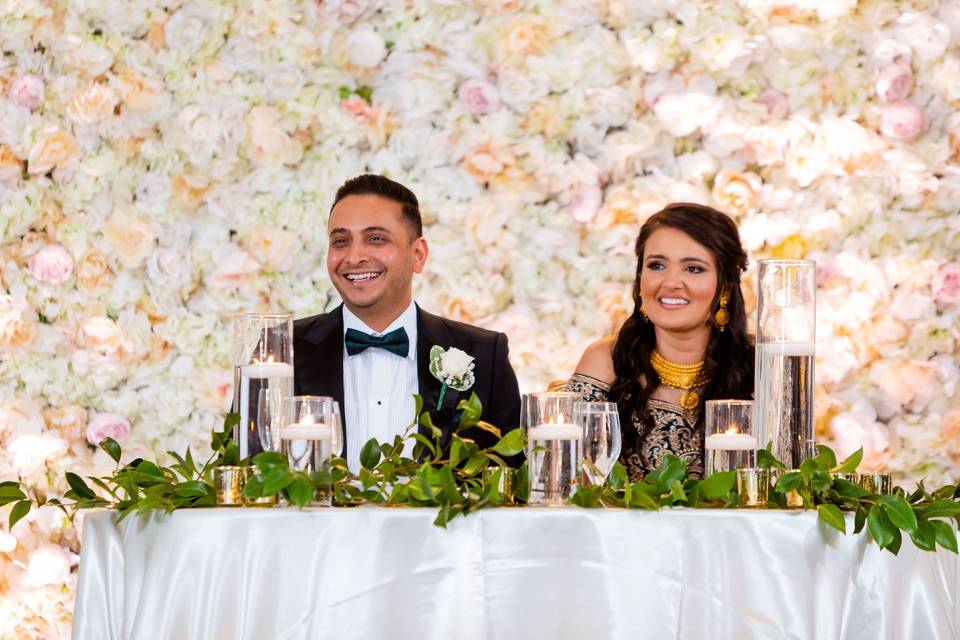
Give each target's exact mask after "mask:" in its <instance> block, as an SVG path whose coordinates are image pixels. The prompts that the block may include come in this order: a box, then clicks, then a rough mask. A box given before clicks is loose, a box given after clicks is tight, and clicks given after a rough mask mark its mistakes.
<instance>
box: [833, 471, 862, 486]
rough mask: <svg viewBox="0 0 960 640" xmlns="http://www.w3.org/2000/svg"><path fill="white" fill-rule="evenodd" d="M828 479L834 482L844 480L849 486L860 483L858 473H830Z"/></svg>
mask: <svg viewBox="0 0 960 640" xmlns="http://www.w3.org/2000/svg"><path fill="white" fill-rule="evenodd" d="M830 477H831V478H833V479H834V480H846V481H847V482H849V483H851V484H859V482H860V474H859V473H831V474H830Z"/></svg>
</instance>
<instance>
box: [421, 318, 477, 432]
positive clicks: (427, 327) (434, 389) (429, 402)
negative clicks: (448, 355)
mask: <svg viewBox="0 0 960 640" xmlns="http://www.w3.org/2000/svg"><path fill="white" fill-rule="evenodd" d="M434 346H440V347H443V349H445V350H446V349H449V348H450V347H457V348H459V349H463V348H464V346H462V345H460V344H459V343H458V342H457V340H456V338H455V337H454V335H453V334H452V333H451V332H450V329H449V328H448V327H447V324H446V323H445V322H444V321H443V318H440V317H438V316H435V315H433V314H430V313H427V312H426V311H424V310H423V309H421V308H420V307H419V306H417V383H418V387H419V391H420V397H422V398H423V406H424V409H426V410H428V411H430V412H431V413H432V414H434V415H437V414H439V416H440V417H441V418H442V419H443V421H445V422H448V423H449V422H450V421H452V420H453V416H454V413H455V412H456V407H457V403H458V402H459V401H460V392H459V391H457V390H456V389H451V388H447V391H446V393H445V394H444V398H443V404H442V406H441V407H440V411H439V412H438V411H437V400H438V399H439V398H440V386H441V383H440V381H439V380H437V379H436V378H435V377H434V375H433V374H432V373H430V349H431V348H432V347H434ZM464 350H466V349H464ZM437 426H441V425H439V424H438V425H437ZM420 432H421V433H424V434H425V430H424V428H423V426H422V425H421V427H420ZM425 435H426V434H425Z"/></svg>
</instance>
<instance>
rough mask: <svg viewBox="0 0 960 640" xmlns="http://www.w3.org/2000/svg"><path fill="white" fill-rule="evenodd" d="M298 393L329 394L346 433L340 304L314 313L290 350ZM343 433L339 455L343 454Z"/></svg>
mask: <svg viewBox="0 0 960 640" xmlns="http://www.w3.org/2000/svg"><path fill="white" fill-rule="evenodd" d="M294 356H295V358H296V365H297V378H298V381H299V383H300V385H299V386H300V389H299V393H301V394H304V395H319V396H330V397H332V398H333V399H334V400H336V401H337V403H338V404H339V406H340V415H341V417H342V418H343V420H344V424H343V430H344V436H346V429H347V425H346V419H347V416H346V408H345V407H344V406H343V306H342V305H341V306H340V307H337V308H336V309H334V310H333V311H331V312H330V313H326V314H323V315H321V316H317V318H316V319H315V320H314V322H313V324H312V325H311V326H310V327H309V328H308V329H306V331H304V333H303V334H302V341H301V343H300V344H298V345H297V349H296V350H295V351H294ZM346 448H347V445H346V437H344V445H343V456H344V457H346V455H347V450H346Z"/></svg>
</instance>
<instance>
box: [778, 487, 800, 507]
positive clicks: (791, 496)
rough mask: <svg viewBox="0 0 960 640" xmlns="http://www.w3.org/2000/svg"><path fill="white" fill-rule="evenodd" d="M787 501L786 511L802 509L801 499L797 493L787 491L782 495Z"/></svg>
mask: <svg viewBox="0 0 960 640" xmlns="http://www.w3.org/2000/svg"><path fill="white" fill-rule="evenodd" d="M783 497H784V499H785V500H786V501H787V509H803V497H802V496H801V495H800V493H799V492H797V491H787V492H786V493H785V494H783Z"/></svg>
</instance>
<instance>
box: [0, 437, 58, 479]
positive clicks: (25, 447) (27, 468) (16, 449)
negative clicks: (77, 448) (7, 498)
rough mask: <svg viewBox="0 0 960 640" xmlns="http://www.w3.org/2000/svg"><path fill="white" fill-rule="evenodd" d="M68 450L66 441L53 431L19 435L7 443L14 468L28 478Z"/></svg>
mask: <svg viewBox="0 0 960 640" xmlns="http://www.w3.org/2000/svg"><path fill="white" fill-rule="evenodd" d="M66 452H67V445H66V443H64V441H63V440H62V439H61V438H60V437H59V436H57V435H55V434H52V433H43V434H40V435H35V434H32V433H27V434H23V435H19V436H16V437H15V438H13V439H12V440H11V441H10V443H9V444H8V445H7V454H8V455H9V456H10V459H11V462H12V464H13V468H14V470H15V471H16V472H17V473H18V474H19V475H21V476H25V477H28V478H29V477H34V476H36V475H37V474H39V473H41V472H42V471H43V469H44V467H45V465H46V463H47V462H48V461H50V460H55V459H57V458H59V457H60V456H62V455H63V454H65V453H66Z"/></svg>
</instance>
